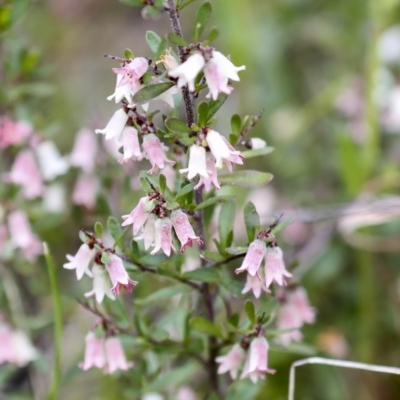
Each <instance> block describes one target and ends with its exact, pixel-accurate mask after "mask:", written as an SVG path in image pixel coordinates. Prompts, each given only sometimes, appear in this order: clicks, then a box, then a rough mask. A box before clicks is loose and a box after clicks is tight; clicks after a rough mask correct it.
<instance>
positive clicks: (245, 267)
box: [235, 239, 267, 276]
mask: <svg viewBox="0 0 400 400" xmlns="http://www.w3.org/2000/svg"><path fill="white" fill-rule="evenodd" d="M266 254H267V245H266V244H265V242H264V241H263V240H259V239H256V240H254V242H252V243H250V246H249V249H248V250H247V253H246V256H245V257H244V260H243V263H242V265H241V267H240V268H238V269H236V271H235V273H236V274H240V273H241V272H243V271H247V273H248V274H249V275H250V276H256V274H257V272H258V269H259V268H260V266H261V263H262V262H263V259H264V256H265V255H266Z"/></svg>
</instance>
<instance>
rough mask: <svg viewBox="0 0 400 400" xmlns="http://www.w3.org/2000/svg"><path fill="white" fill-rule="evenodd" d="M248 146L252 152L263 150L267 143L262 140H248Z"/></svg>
mask: <svg viewBox="0 0 400 400" xmlns="http://www.w3.org/2000/svg"><path fill="white" fill-rule="evenodd" d="M249 145H250V147H251V148H252V149H254V150H256V149H263V148H264V147H265V146H266V145H267V142H266V141H265V140H264V139H260V138H251V139H249Z"/></svg>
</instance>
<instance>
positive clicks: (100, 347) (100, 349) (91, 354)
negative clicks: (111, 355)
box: [79, 332, 107, 371]
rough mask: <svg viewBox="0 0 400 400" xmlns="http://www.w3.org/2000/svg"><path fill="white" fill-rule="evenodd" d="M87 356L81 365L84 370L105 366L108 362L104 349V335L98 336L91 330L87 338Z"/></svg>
mask: <svg viewBox="0 0 400 400" xmlns="http://www.w3.org/2000/svg"><path fill="white" fill-rule="evenodd" d="M85 342H86V346H85V357H84V360H83V362H81V363H80V364H79V367H80V368H82V369H83V370H84V371H87V370H88V369H90V368H92V367H97V368H101V369H103V368H105V367H106V364H107V360H106V354H105V351H104V337H101V338H97V337H96V335H95V333H94V332H89V333H88V334H87V335H86V338H85Z"/></svg>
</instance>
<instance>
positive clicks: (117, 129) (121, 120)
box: [95, 108, 128, 140]
mask: <svg viewBox="0 0 400 400" xmlns="http://www.w3.org/2000/svg"><path fill="white" fill-rule="evenodd" d="M127 121H128V114H127V113H126V112H125V110H124V109H123V108H120V109H119V110H117V111H116V112H115V113H114V115H113V116H112V117H111V119H110V121H109V122H108V124H107V126H106V127H105V128H104V129H95V132H96V133H97V134H99V133H100V134H102V135H106V140H109V139H112V138H114V137H118V136H119V135H121V133H122V131H123V129H124V128H125V125H126V123H127Z"/></svg>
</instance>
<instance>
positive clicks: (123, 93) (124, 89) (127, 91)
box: [107, 74, 134, 107]
mask: <svg viewBox="0 0 400 400" xmlns="http://www.w3.org/2000/svg"><path fill="white" fill-rule="evenodd" d="M122 79H123V75H119V74H118V75H117V83H116V84H115V91H114V93H113V94H112V95H111V96H108V97H107V100H109V101H111V100H113V99H114V100H115V104H117V103H119V102H120V101H121V100H122V99H123V98H125V99H126V101H127V102H128V105H129V107H130V106H132V105H133V103H132V95H133V94H134V93H133V91H132V87H131V84H130V83H129V82H126V83H125V84H123V85H121V81H122Z"/></svg>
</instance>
